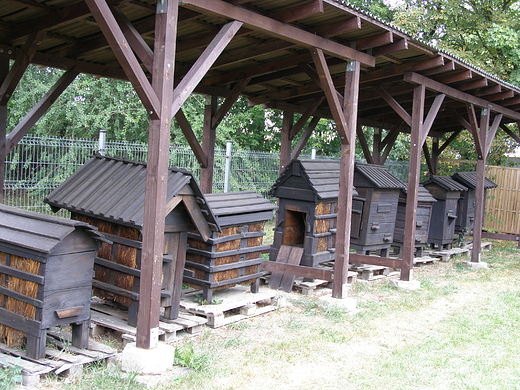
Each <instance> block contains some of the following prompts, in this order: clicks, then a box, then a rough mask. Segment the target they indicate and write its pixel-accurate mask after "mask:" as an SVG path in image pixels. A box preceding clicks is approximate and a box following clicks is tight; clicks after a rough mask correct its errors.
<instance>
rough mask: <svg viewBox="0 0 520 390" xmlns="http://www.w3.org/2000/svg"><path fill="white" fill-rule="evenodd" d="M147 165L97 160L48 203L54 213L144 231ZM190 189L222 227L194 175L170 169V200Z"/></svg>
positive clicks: (209, 217) (49, 197)
mask: <svg viewBox="0 0 520 390" xmlns="http://www.w3.org/2000/svg"><path fill="white" fill-rule="evenodd" d="M145 184H146V164H144V163H138V162H135V161H129V160H123V159H119V158H113V157H105V156H101V155H96V156H94V157H93V158H92V159H91V160H90V161H88V162H87V163H85V164H84V165H83V166H82V167H81V168H79V169H78V170H77V171H76V172H74V173H73V174H72V175H71V176H70V177H69V178H68V179H67V180H66V181H65V182H64V183H62V184H61V185H60V186H59V187H58V188H56V189H55V190H54V191H52V192H51V193H50V194H49V195H47V197H46V198H45V199H44V202H46V203H48V204H49V205H50V206H51V208H52V209H53V210H54V211H57V210H59V209H61V208H64V209H67V210H69V211H72V212H77V213H81V214H86V215H91V216H93V217H97V218H101V219H108V220H115V221H118V222H119V223H122V224H126V225H131V226H137V227H142V226H143V218H144V195H145ZM186 185H188V186H189V188H190V189H191V192H192V194H193V195H194V196H195V197H196V198H197V199H198V204H199V207H200V208H201V209H202V210H203V211H204V215H205V218H206V220H207V222H208V223H209V224H210V226H211V225H214V226H218V224H217V223H216V219H215V216H214V215H213V213H212V211H211V209H210V208H209V207H208V205H207V203H206V201H205V198H204V195H203V194H202V192H201V190H200V188H199V186H198V184H197V182H196V181H195V178H194V177H193V174H192V173H191V172H188V171H185V170H181V169H178V168H169V171H168V187H167V195H166V199H171V198H173V197H175V196H177V195H178V194H179V192H180V191H181V190H182V189H183V188H185V186H186Z"/></svg>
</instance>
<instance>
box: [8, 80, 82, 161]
mask: <svg viewBox="0 0 520 390" xmlns="http://www.w3.org/2000/svg"><path fill="white" fill-rule="evenodd" d="M77 75H78V72H74V71H68V72H65V73H64V74H63V75H62V76H61V77H60V78H59V80H58V81H57V82H56V83H55V84H54V85H53V86H52V88H51V89H50V90H49V92H47V93H46V94H45V95H44V96H43V97H42V98H41V99H40V101H39V102H38V103H36V105H35V106H34V107H33V108H32V109H31V111H29V112H28V113H27V115H26V116H25V117H24V118H23V119H22V120H21V121H20V123H18V125H16V126H15V128H14V129H13V130H12V131H11V132H10V133H9V134H8V135H7V137H6V143H5V153H6V154H7V153H9V152H10V151H11V150H12V149H13V148H14V146H15V145H16V144H17V143H18V142H19V141H20V140H21V139H22V138H23V137H24V136H25V134H27V132H28V131H29V130H30V129H31V127H33V126H34V125H35V124H36V122H37V121H38V119H40V118H41V117H42V116H43V114H45V113H46V112H47V110H48V109H49V107H50V106H51V105H52V104H53V103H54V102H55V101H56V99H58V97H59V96H60V95H61V94H62V92H63V91H64V90H65V89H66V88H67V87H68V86H69V85H70V83H72V81H74V79H75V78H76V76H77ZM2 153H4V151H0V155H2Z"/></svg>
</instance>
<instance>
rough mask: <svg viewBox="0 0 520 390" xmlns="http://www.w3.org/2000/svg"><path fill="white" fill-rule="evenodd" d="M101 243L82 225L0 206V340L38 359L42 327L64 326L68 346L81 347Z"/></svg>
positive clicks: (98, 236) (85, 340)
mask: <svg viewBox="0 0 520 390" xmlns="http://www.w3.org/2000/svg"><path fill="white" fill-rule="evenodd" d="M103 240H104V238H103V237H102V235H101V234H99V233H98V232H97V231H96V229H95V228H93V227H92V226H90V225H88V224H86V223H83V222H79V221H71V220H69V219H64V218H58V217H53V216H48V215H44V214H39V213H35V212H31V211H26V210H20V209H17V208H14V207H9V206H5V205H3V204H0V341H1V342H3V343H5V344H7V346H8V347H10V346H14V347H21V346H22V345H23V344H25V345H26V349H27V356H28V357H30V358H34V359H40V358H43V357H44V356H45V344H46V332H47V329H49V328H51V327H53V326H64V325H69V324H70V325H72V345H73V346H75V347H78V348H86V347H87V346H88V322H89V319H90V298H91V295H92V270H93V267H94V257H95V256H96V251H97V250H98V249H99V248H100V246H101V241H103Z"/></svg>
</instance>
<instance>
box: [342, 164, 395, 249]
mask: <svg viewBox="0 0 520 390" xmlns="http://www.w3.org/2000/svg"><path fill="white" fill-rule="evenodd" d="M354 186H355V188H356V191H357V192H358V194H359V198H360V199H362V205H361V209H362V211H361V223H360V224H359V228H357V229H355V226H352V230H351V232H350V237H351V240H350V247H351V248H352V249H356V250H357V252H358V253H361V254H366V255H368V254H370V252H372V251H375V252H378V254H380V255H381V256H383V257H388V255H389V251H390V246H391V245H392V242H393V241H394V229H395V220H396V215H397V203H398V200H399V192H400V191H401V190H402V189H403V188H404V187H405V184H404V183H403V182H402V181H401V180H399V179H398V178H396V177H395V176H394V175H392V174H391V173H390V171H389V170H388V168H387V167H385V166H382V165H374V164H361V163H356V164H355V167H354Z"/></svg>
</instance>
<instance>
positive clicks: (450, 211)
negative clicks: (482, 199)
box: [422, 175, 468, 249]
mask: <svg viewBox="0 0 520 390" xmlns="http://www.w3.org/2000/svg"><path fill="white" fill-rule="evenodd" d="M422 184H423V185H424V187H425V188H426V189H427V190H428V191H429V192H430V193H431V194H432V196H433V197H434V198H435V199H436V200H437V202H435V203H434V205H433V210H432V220H431V224H430V232H429V234H428V243H430V244H432V245H433V246H438V247H439V249H450V248H451V246H452V245H453V240H454V236H455V224H456V220H457V213H458V211H457V206H458V202H459V199H460V197H461V193H462V192H466V191H467V190H468V187H466V186H464V185H462V184H460V183H459V182H457V181H455V180H453V179H452V178H451V177H449V176H437V175H431V176H430V178H429V179H427V180H426V181H424V182H423V183H422Z"/></svg>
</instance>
